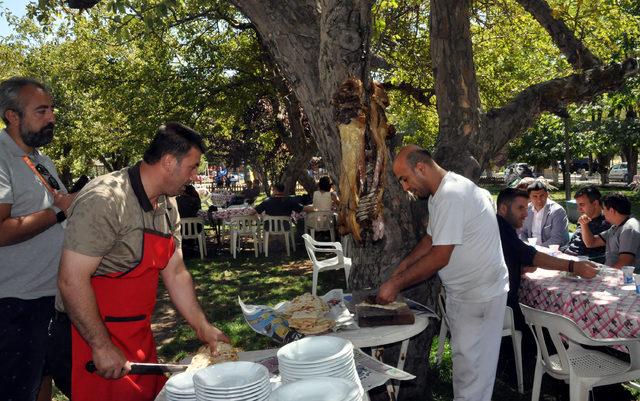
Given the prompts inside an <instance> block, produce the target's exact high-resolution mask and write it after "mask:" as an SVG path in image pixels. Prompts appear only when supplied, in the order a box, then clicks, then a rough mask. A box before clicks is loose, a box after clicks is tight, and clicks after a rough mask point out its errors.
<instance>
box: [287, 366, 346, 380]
mask: <svg viewBox="0 0 640 401" xmlns="http://www.w3.org/2000/svg"><path fill="white" fill-rule="evenodd" d="M354 372H356V369H355V368H353V367H349V366H347V367H345V368H341V369H332V370H325V371H322V372H307V371H303V370H299V371H297V372H296V371H290V370H282V369H281V370H280V375H282V376H285V377H342V376H341V375H348V374H351V373H354Z"/></svg>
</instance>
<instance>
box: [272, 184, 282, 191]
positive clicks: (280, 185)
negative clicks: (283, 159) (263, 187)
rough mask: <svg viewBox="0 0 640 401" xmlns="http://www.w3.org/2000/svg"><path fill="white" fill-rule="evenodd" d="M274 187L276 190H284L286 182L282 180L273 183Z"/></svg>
mask: <svg viewBox="0 0 640 401" xmlns="http://www.w3.org/2000/svg"><path fill="white" fill-rule="evenodd" d="M273 187H274V188H275V189H276V191H278V192H284V184H283V183H281V182H278V183H275V184H273Z"/></svg>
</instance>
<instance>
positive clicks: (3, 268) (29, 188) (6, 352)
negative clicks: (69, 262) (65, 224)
mask: <svg viewBox="0 0 640 401" xmlns="http://www.w3.org/2000/svg"><path fill="white" fill-rule="evenodd" d="M0 117H2V121H3V122H4V124H5V125H6V128H5V129H4V130H2V131H0V310H1V311H2V315H1V317H0V395H1V398H2V399H3V400H12V401H17V400H35V398H36V396H37V394H38V390H39V388H40V383H41V379H42V376H43V373H44V374H46V373H47V372H46V368H45V350H46V341H47V327H48V325H49V321H50V319H51V317H52V316H53V312H54V308H53V303H54V296H55V294H56V280H57V272H58V264H59V261H60V254H61V251H62V241H63V238H64V231H63V228H62V226H61V225H60V224H59V223H61V222H62V221H64V219H65V218H66V215H65V212H66V210H67V208H68V207H69V205H70V204H71V201H72V200H73V195H69V194H67V193H66V190H65V188H64V186H63V185H62V182H61V181H60V179H59V177H58V175H57V173H56V169H55V166H54V165H53V162H52V161H51V159H49V158H48V157H47V156H44V155H43V154H41V153H40V152H39V151H38V148H40V147H41V146H45V145H47V144H48V143H49V142H51V140H52V139H53V132H54V126H55V116H54V110H53V100H52V97H51V94H50V92H49V90H48V89H47V88H46V87H45V86H44V85H43V84H41V83H40V82H38V81H36V80H33V79H30V78H21V77H14V78H10V79H8V80H5V81H2V82H0Z"/></svg>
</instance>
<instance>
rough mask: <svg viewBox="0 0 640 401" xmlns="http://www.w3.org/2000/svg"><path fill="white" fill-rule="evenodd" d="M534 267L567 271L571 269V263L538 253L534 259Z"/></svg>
mask: <svg viewBox="0 0 640 401" xmlns="http://www.w3.org/2000/svg"><path fill="white" fill-rule="evenodd" d="M533 265H534V266H539V267H542V268H547V269H551V270H560V271H567V270H568V269H569V261H568V260H566V259H560V258H556V257H553V256H551V255H547V254H546V253H544V252H536V254H535V256H534V257H533Z"/></svg>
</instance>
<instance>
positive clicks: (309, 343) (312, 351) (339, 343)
mask: <svg viewBox="0 0 640 401" xmlns="http://www.w3.org/2000/svg"><path fill="white" fill-rule="evenodd" d="M349 353H351V354H353V344H351V342H350V341H349V340H345V339H342V338H338V337H332V336H316V337H305V338H302V339H300V340H298V341H294V342H292V343H289V344H287V345H285V346H284V347H282V348H280V349H279V350H278V361H279V362H280V363H288V362H291V363H292V364H294V365H306V364H322V363H326V362H328V361H331V360H334V359H340V358H342V357H344V356H345V355H346V354H349Z"/></svg>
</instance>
